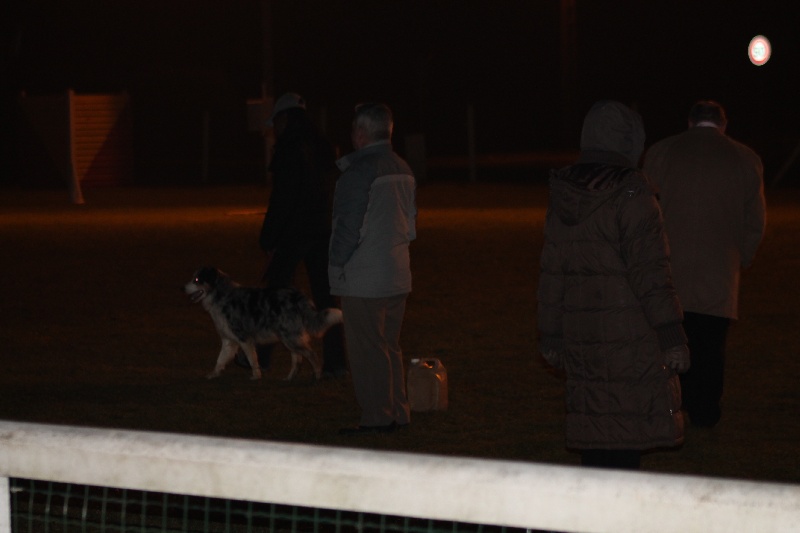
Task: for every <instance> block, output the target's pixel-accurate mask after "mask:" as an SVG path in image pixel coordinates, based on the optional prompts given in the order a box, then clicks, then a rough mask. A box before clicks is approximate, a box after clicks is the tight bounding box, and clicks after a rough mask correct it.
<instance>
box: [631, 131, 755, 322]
mask: <svg viewBox="0 0 800 533" xmlns="http://www.w3.org/2000/svg"><path fill="white" fill-rule="evenodd" d="M644 171H645V174H646V175H647V177H648V179H650V180H651V181H652V182H653V183H654V185H655V187H656V189H657V191H658V194H659V199H660V203H661V209H662V212H663V214H664V223H665V227H666V230H667V235H668V237H669V242H670V248H671V250H672V274H673V277H674V279H675V287H676V288H677V290H678V296H679V297H680V300H681V304H682V305H683V309H684V311H691V312H694V313H703V314H707V315H713V316H719V317H726V318H732V319H736V318H738V317H739V314H738V313H739V274H740V272H741V269H742V268H743V267H747V266H749V265H750V264H751V263H752V262H753V259H754V257H755V255H756V250H757V249H758V247H759V244H760V243H761V239H762V238H763V236H764V227H765V224H766V209H765V201H764V188H763V167H762V164H761V159H760V158H759V157H758V155H756V153H755V152H753V151H752V150H751V149H750V148H748V147H747V146H745V145H743V144H741V143H739V142H737V141H735V140H733V139H731V138H730V137H727V136H726V135H725V134H724V133H723V132H722V131H720V130H719V129H717V128H715V127H704V126H700V127H693V128H689V129H688V130H686V131H685V132H683V133H680V134H678V135H673V136H672V137H668V138H666V139H664V140H662V141H659V142H657V143H656V144H654V145H653V146H652V147H650V149H649V150H648V151H647V154H646V157H645V164H644Z"/></svg>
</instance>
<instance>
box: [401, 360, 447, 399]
mask: <svg viewBox="0 0 800 533" xmlns="http://www.w3.org/2000/svg"><path fill="white" fill-rule="evenodd" d="M406 386H407V389H408V402H409V404H411V410H412V411H445V410H446V409H447V370H445V368H444V365H443V364H442V362H441V361H439V360H438V359H412V360H411V367H410V368H409V369H408V382H407V384H406Z"/></svg>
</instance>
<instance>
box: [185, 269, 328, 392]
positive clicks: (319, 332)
mask: <svg viewBox="0 0 800 533" xmlns="http://www.w3.org/2000/svg"><path fill="white" fill-rule="evenodd" d="M184 291H185V292H186V294H188V295H189V298H190V299H191V301H192V302H193V303H201V304H202V305H203V308H204V309H205V310H206V311H208V314H210V315H211V319H212V320H213V321H214V326H216V328H217V333H219V336H220V338H221V340H222V349H221V350H220V352H219V356H218V357H217V364H216V366H215V367H214V370H213V371H212V372H211V373H210V374H208V376H207V377H208V378H209V379H212V378H216V377H218V376H219V375H220V373H221V372H222V371H223V370H224V369H225V367H226V366H227V365H228V363H230V362H231V361H232V360H233V358H234V357H235V356H236V352H237V351H238V350H239V348H241V349H242V351H243V352H244V354H245V355H246V356H247V360H248V361H250V367H251V368H252V371H253V373H252V376H251V379H260V378H261V369H260V368H259V366H258V357H257V355H256V345H257V344H271V343H276V342H281V343H283V345H284V346H286V348H288V350H289V351H290V352H291V354H292V368H291V370H290V371H289V375H288V376H286V378H285V379H286V380H287V381H289V380H291V379H292V378H294V376H295V374H297V370H298V368H299V366H300V364H301V363H302V361H303V358H304V357H305V358H306V359H308V361H309V362H310V363H311V366H312V367H313V369H314V375H315V377H316V378H317V379H319V378H320V375H321V373H322V361H321V358H320V357H319V356H318V355H317V354H316V352H314V350H313V349H312V348H311V339H312V338H320V337H322V336H323V335H324V334H325V332H326V331H327V330H328V328H330V327H331V326H333V325H334V324H339V323H341V322H342V311H341V310H340V309H336V308H329V309H323V310H321V311H317V309H316V308H315V307H314V304H313V303H312V302H311V301H310V300H309V299H308V298H307V297H306V296H305V295H304V294H303V293H302V292H300V291H299V290H297V289H294V288H282V289H265V288H260V287H243V286H241V285H239V284H238V283H236V282H235V281H233V280H232V279H231V278H230V276H228V275H227V274H225V273H224V272H222V271H221V270H219V269H217V268H215V267H210V266H205V267H202V268H200V269H198V270H197V271H196V272H195V273H194V276H193V277H192V279H191V281H189V282H188V283H187V284H186V285H185V286H184Z"/></svg>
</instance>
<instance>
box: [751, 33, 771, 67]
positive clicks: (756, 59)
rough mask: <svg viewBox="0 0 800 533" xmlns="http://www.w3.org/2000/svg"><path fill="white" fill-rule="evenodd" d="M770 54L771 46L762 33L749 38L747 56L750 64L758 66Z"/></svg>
mask: <svg viewBox="0 0 800 533" xmlns="http://www.w3.org/2000/svg"><path fill="white" fill-rule="evenodd" d="M770 55H772V46H770V44H769V39H767V38H766V37H764V36H763V35H756V36H755V37H753V38H752V39H751V40H750V46H748V47H747V56H748V57H749V58H750V62H751V63H752V64H754V65H756V66H757V67H760V66H761V65H763V64H764V63H766V62H767V61H769V56H770Z"/></svg>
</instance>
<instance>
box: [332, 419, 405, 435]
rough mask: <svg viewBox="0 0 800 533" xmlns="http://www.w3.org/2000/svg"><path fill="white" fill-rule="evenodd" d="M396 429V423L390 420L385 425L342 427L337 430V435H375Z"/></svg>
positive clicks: (392, 431)
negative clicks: (389, 422)
mask: <svg viewBox="0 0 800 533" xmlns="http://www.w3.org/2000/svg"><path fill="white" fill-rule="evenodd" d="M396 429H397V424H395V423H394V422H392V423H391V424H388V425H385V426H356V427H354V428H342V429H340V430H339V435H375V434H379V433H383V434H386V433H394V432H395V430H396Z"/></svg>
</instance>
